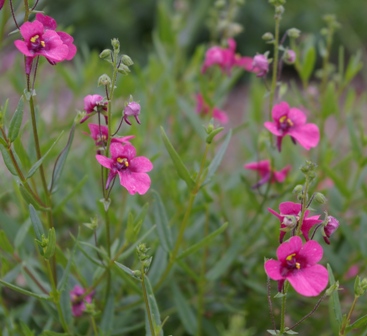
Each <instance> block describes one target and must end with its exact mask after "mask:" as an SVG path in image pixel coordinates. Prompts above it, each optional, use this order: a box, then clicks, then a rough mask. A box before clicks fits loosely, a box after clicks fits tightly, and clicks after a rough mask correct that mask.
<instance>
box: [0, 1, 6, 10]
mask: <svg viewBox="0 0 367 336" xmlns="http://www.w3.org/2000/svg"><path fill="white" fill-rule="evenodd" d="M4 2H5V0H0V10H1V9H2V8H3V6H4Z"/></svg>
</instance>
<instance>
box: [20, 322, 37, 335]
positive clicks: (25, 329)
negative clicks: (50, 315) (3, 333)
mask: <svg viewBox="0 0 367 336" xmlns="http://www.w3.org/2000/svg"><path fill="white" fill-rule="evenodd" d="M20 328H21V329H22V333H23V334H22V335H23V336H34V332H33V331H32V330H31V329H29V327H28V326H27V325H26V324H25V323H24V322H22V321H20Z"/></svg>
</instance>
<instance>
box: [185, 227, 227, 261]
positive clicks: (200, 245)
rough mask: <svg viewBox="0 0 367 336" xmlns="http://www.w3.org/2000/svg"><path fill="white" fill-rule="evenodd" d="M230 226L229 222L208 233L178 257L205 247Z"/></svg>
mask: <svg viewBox="0 0 367 336" xmlns="http://www.w3.org/2000/svg"><path fill="white" fill-rule="evenodd" d="M227 227H228V222H226V223H224V224H223V225H222V226H221V227H220V228H218V229H217V230H215V231H213V232H212V233H211V234H209V235H207V236H206V237H205V238H204V239H202V240H201V241H199V242H198V243H196V244H194V245H192V246H190V247H189V248H188V249H186V250H185V251H183V252H182V253H181V254H180V255H179V256H178V259H181V258H185V257H187V256H188V255H190V254H192V253H194V252H196V251H198V250H199V249H201V248H203V247H204V246H206V245H208V244H209V243H210V242H211V241H212V240H213V239H214V238H215V237H216V236H218V235H219V234H221V233H222V232H223V231H224V230H225V229H226V228H227Z"/></svg>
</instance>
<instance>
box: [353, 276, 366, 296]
mask: <svg viewBox="0 0 367 336" xmlns="http://www.w3.org/2000/svg"><path fill="white" fill-rule="evenodd" d="M366 290H367V279H366V278H364V279H362V281H361V278H360V277H359V276H358V275H357V276H356V280H355V281H354V295H355V296H356V297H360V296H362V295H363V294H364V293H365V292H366Z"/></svg>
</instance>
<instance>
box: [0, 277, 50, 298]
mask: <svg viewBox="0 0 367 336" xmlns="http://www.w3.org/2000/svg"><path fill="white" fill-rule="evenodd" d="M0 284H1V285H3V286H5V287H8V288H10V289H12V290H13V291H16V292H18V293H21V294H24V295H27V296H32V297H35V298H36V299H40V300H48V301H50V300H51V297H50V296H48V295H45V294H36V293H32V292H30V291H27V290H25V289H23V288H20V287H18V286H15V285H13V284H11V283H9V282H7V281H4V280H1V279H0Z"/></svg>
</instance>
